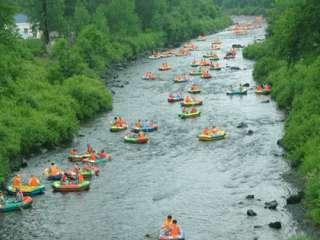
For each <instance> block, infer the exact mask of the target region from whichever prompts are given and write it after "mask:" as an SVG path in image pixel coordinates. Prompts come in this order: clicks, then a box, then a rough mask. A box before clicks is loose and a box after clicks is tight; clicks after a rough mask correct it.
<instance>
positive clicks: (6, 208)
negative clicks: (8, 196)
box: [0, 196, 32, 212]
mask: <svg viewBox="0 0 320 240" xmlns="http://www.w3.org/2000/svg"><path fill="white" fill-rule="evenodd" d="M31 205H32V198H31V197H29V196H26V197H23V200H22V202H17V201H15V200H6V201H5V204H4V205H3V206H1V207H0V212H12V211H15V210H20V209H21V208H28V207H31Z"/></svg>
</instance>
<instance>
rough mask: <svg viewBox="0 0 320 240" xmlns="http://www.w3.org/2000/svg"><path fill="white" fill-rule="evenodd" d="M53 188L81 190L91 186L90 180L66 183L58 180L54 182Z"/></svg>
mask: <svg viewBox="0 0 320 240" xmlns="http://www.w3.org/2000/svg"><path fill="white" fill-rule="evenodd" d="M52 187H53V190H54V191H57V192H81V191H85V190H88V189H89V187H90V182H89V181H83V182H82V183H81V184H74V183H66V184H61V183H60V181H56V182H54V183H53V184H52Z"/></svg>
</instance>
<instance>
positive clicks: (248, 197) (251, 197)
mask: <svg viewBox="0 0 320 240" xmlns="http://www.w3.org/2000/svg"><path fill="white" fill-rule="evenodd" d="M246 199H254V195H253V194H249V195H247V196H246Z"/></svg>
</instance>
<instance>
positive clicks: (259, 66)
mask: <svg viewBox="0 0 320 240" xmlns="http://www.w3.org/2000/svg"><path fill="white" fill-rule="evenodd" d="M319 14H320V2H319V1H317V0H290V1H289V0H286V1H285V0H281V1H277V3H276V5H275V6H274V8H273V9H272V10H271V11H270V13H269V14H268V22H269V27H268V31H267V32H268V35H267V39H266V41H265V42H263V43H258V44H255V45H251V46H249V47H248V48H246V49H245V52H244V54H245V56H246V57H248V58H251V59H256V60H257V63H256V65H255V69H254V77H255V79H256V80H257V81H259V82H260V83H270V84H272V96H273V98H274V99H275V100H276V101H277V103H278V104H279V106H280V107H281V108H282V109H285V110H286V112H287V114H288V116H287V121H286V125H285V134H284V137H283V139H282V141H281V144H282V145H283V146H284V148H285V149H286V150H287V158H288V159H289V160H290V162H291V163H292V166H293V167H297V169H298V171H299V172H300V173H301V175H302V176H303V177H304V179H305V204H306V206H307V207H308V209H309V214H310V217H311V218H312V219H314V220H315V221H316V222H317V223H320V190H319V189H320V158H319V155H320V107H319V106H320V104H319V103H320V95H319V90H320V87H319V83H318V82H319V76H320V57H319V53H320V28H319V25H320V18H319Z"/></svg>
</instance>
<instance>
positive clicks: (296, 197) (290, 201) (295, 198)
mask: <svg viewBox="0 0 320 240" xmlns="http://www.w3.org/2000/svg"><path fill="white" fill-rule="evenodd" d="M303 197H304V193H303V192H299V193H298V194H296V195H291V196H290V197H288V198H287V204H298V203H300V202H301V200H302V198H303Z"/></svg>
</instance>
